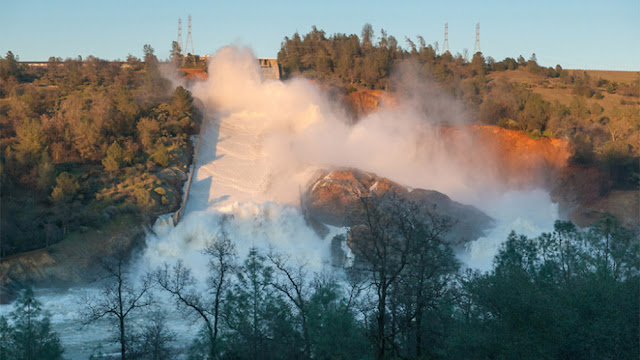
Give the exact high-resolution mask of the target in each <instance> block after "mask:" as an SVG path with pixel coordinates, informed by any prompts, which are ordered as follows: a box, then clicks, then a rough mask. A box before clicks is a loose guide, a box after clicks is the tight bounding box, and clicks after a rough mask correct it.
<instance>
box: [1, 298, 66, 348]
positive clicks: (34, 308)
mask: <svg viewBox="0 0 640 360" xmlns="http://www.w3.org/2000/svg"><path fill="white" fill-rule="evenodd" d="M62 354H63V349H62V346H61V344H60V339H59V338H58V334H56V333H55V332H53V331H52V330H51V324H50V322H49V315H48V314H47V313H46V312H44V311H43V310H42V305H41V304H40V302H38V301H37V300H36V299H35V297H34V295H33V291H32V290H31V289H27V290H25V291H24V292H23V293H22V296H21V297H20V298H19V299H18V300H16V302H15V310H13V312H11V313H10V314H9V319H7V318H5V317H4V316H0V359H3V360H13V359H16V360H59V359H62V358H63V357H62Z"/></svg>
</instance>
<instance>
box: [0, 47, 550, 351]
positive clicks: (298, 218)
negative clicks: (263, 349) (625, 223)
mask: <svg viewBox="0 0 640 360" xmlns="http://www.w3.org/2000/svg"><path fill="white" fill-rule="evenodd" d="M209 74H210V80H209V81H207V82H204V83H203V84H201V85H198V86H196V88H194V89H192V90H193V92H194V95H195V96H197V97H199V98H200V99H201V100H203V102H204V103H205V104H207V107H208V113H209V114H210V118H208V119H207V121H206V122H205V125H204V126H205V129H204V132H203V138H202V143H201V146H200V152H199V157H198V160H197V163H196V164H195V169H194V171H195V172H194V179H193V183H192V187H191V194H190V196H189V198H188V202H187V204H186V206H187V207H186V213H185V216H184V218H183V220H182V221H181V222H180V223H179V224H178V225H177V226H176V227H173V226H171V225H170V224H169V223H168V222H167V221H162V220H161V221H159V222H158V223H157V225H156V226H155V227H154V233H150V234H149V235H148V236H147V239H146V242H147V247H146V249H145V250H144V251H143V252H142V253H141V254H139V255H138V257H137V258H136V260H135V262H134V264H133V269H132V273H133V274H134V275H136V276H139V275H140V274H143V273H145V272H146V271H149V270H153V269H156V268H157V267H158V266H161V265H163V264H164V263H169V264H173V263H175V262H177V261H178V260H184V262H185V264H187V265H188V266H190V267H191V268H192V269H193V272H194V275H195V276H196V277H198V278H199V279H204V278H205V277H206V264H207V261H206V258H205V257H204V256H203V255H202V254H201V250H202V248H203V247H204V245H205V244H206V242H207V241H209V240H211V239H212V237H213V236H215V234H217V233H219V232H220V231H221V228H224V231H225V232H226V233H228V234H229V236H230V238H231V239H233V241H234V242H235V244H236V246H237V249H238V252H239V254H240V256H241V257H242V256H243V255H244V254H246V253H247V252H248V249H249V248H250V247H252V246H256V247H259V248H262V249H267V248H274V249H275V250H278V251H281V252H286V253H290V254H292V255H293V258H294V259H295V260H298V261H301V262H304V263H306V264H307V266H308V268H309V269H311V270H320V269H322V268H324V267H327V266H329V265H328V262H329V260H330V251H329V249H330V242H331V239H332V238H333V236H335V235H337V234H340V233H344V232H345V231H346V229H340V228H332V229H331V233H330V234H329V235H328V236H327V237H326V238H324V239H321V238H319V237H318V236H317V235H316V234H315V233H314V232H313V231H312V230H311V229H310V228H309V227H307V226H306V224H305V221H304V218H303V216H302V214H301V212H300V210H299V194H300V191H301V189H302V188H304V186H305V185H306V184H307V182H308V181H309V180H311V178H312V176H313V174H314V173H315V171H316V170H318V169H319V168H326V167H331V166H352V167H360V168H361V169H362V170H365V171H372V172H376V173H377V174H378V175H380V176H384V177H387V178H389V179H391V180H395V181H398V182H400V183H402V184H405V185H408V186H411V187H422V188H426V189H434V190H438V191H441V192H443V193H446V194H447V195H449V196H450V197H451V198H452V199H453V200H456V201H459V202H462V203H466V204H471V205H475V206H476V207H478V208H479V209H481V210H483V211H485V212H486V213H487V214H488V215H490V216H491V217H493V218H494V219H495V220H496V225H495V227H494V228H493V229H489V230H488V231H487V233H486V236H484V237H482V238H480V239H478V240H476V241H474V242H472V243H470V244H468V249H467V251H465V252H462V253H460V254H458V256H459V258H460V259H461V260H462V261H463V263H464V264H466V265H468V266H470V267H474V268H478V269H482V270H488V269H490V267H491V262H492V259H493V256H494V255H495V253H496V251H497V249H498V247H499V245H500V244H501V243H502V242H503V241H504V240H505V239H506V237H507V235H508V233H509V232H510V231H511V230H515V231H516V232H518V233H521V234H524V235H528V236H536V235H539V234H540V233H541V232H543V231H551V230H552V229H553V222H554V221H555V220H556V219H557V218H558V209H557V206H556V205H555V204H553V203H552V202H551V199H550V197H549V194H548V193H546V192H545V191H543V190H535V189H532V190H531V189H530V190H521V191H514V190H503V189H504V187H501V186H497V187H494V188H491V187H482V188H474V184H475V182H474V181H475V180H474V179H475V178H473V176H471V177H470V175H469V174H472V175H475V174H477V172H478V171H477V170H476V169H471V170H469V169H462V168H461V166H462V165H456V164H465V162H464V161H462V162H461V161H458V160H459V159H457V158H456V157H455V156H454V155H452V154H450V153H448V152H447V150H446V149H447V146H446V144H442V143H440V142H439V141H440V140H439V139H438V137H437V133H436V132H434V131H432V130H433V129H432V127H431V125H429V123H428V120H429V119H422V118H420V115H416V114H415V113H414V112H412V111H410V110H403V111H402V112H400V113H399V112H395V113H389V112H384V111H382V112H381V113H380V114H378V115H373V116H371V117H370V118H367V119H363V120H361V122H360V123H359V124H358V125H357V126H355V127H353V128H350V127H348V126H347V125H345V124H346V123H347V121H345V119H343V118H341V116H343V115H342V113H341V112H340V111H336V110H335V106H334V104H331V103H330V102H329V101H328V100H327V99H326V98H324V97H323V95H322V93H321V91H320V90H319V89H318V88H317V87H316V86H315V85H313V84H311V83H309V82H306V81H303V80H295V81H293V82H290V83H281V82H263V81H262V80H261V79H260V76H259V69H257V68H256V62H255V58H253V57H252V55H251V54H247V53H246V52H243V51H241V50H234V49H231V50H224V49H223V50H221V52H219V53H218V54H217V55H216V57H215V58H213V60H212V63H211V65H210V68H209ZM416 144H419V146H418V145H416ZM465 179H469V181H465ZM496 189H500V190H496ZM97 291H98V289H97V288H95V287H92V286H89V285H88V286H84V287H82V286H79V287H75V288H70V289H42V288H41V289H36V295H37V297H38V298H39V300H40V301H42V302H43V303H44V304H45V306H44V307H45V308H46V309H47V310H48V311H49V312H50V314H51V319H52V323H53V327H54V329H55V330H56V331H57V332H58V333H59V334H60V337H61V339H62V342H63V344H64V346H65V348H66V355H65V356H66V357H68V358H71V359H81V358H87V357H88V356H89V355H90V354H91V353H92V352H93V351H94V349H95V348H96V346H97V345H98V344H103V351H104V352H105V353H108V354H109V353H114V354H115V353H117V352H118V347H117V346H116V345H114V344H111V343H109V339H110V337H111V333H110V332H109V331H108V329H109V323H108V322H107V321H106V320H105V321H101V322H99V323H94V324H91V325H87V326H85V327H81V326H80V323H79V315H80V311H81V304H82V302H83V300H82V299H83V297H84V296H86V295H91V294H96V293H97ZM155 296H156V298H157V299H158V304H159V307H161V308H162V311H163V312H164V313H166V315H167V317H168V319H167V320H168V322H169V324H170V328H171V330H173V331H175V332H176V333H177V334H178V338H179V339H180V342H177V343H176V344H175V345H176V346H177V347H182V348H183V347H185V346H187V345H188V343H189V342H190V341H191V339H192V338H193V337H194V336H195V335H196V333H197V331H198V329H199V325H200V323H199V322H198V321H199V320H198V319H197V318H190V317H185V316H184V314H182V313H180V312H179V311H177V310H175V306H173V305H172V304H171V302H170V300H169V299H168V298H167V296H166V294H163V293H161V292H159V291H158V292H157V294H156V295H155ZM11 309H12V307H11V305H6V306H1V307H0V311H2V313H3V314H6V313H8V312H9V311H11ZM132 320H133V321H134V323H135V324H137V326H142V324H143V323H144V319H142V318H133V319H132Z"/></svg>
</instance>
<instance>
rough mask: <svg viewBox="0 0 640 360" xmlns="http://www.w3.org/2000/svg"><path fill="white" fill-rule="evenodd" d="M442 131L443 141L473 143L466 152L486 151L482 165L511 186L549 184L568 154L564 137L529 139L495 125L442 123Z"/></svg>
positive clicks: (564, 165)
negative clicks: (448, 124) (562, 138)
mask: <svg viewBox="0 0 640 360" xmlns="http://www.w3.org/2000/svg"><path fill="white" fill-rule="evenodd" d="M442 133H443V135H444V136H445V137H446V138H448V139H447V141H451V142H459V141H467V142H470V143H471V144H473V145H472V147H471V148H470V149H468V151H470V152H473V151H474V150H477V151H479V152H480V153H483V154H486V156H485V157H484V159H483V164H482V166H484V167H486V168H490V169H492V171H493V172H494V175H495V177H496V180H498V181H501V182H503V183H504V184H505V185H506V186H508V187H512V188H523V187H531V186H543V187H549V186H550V185H551V184H552V183H553V179H554V178H555V177H556V176H557V175H558V174H559V172H560V171H561V170H562V169H564V168H565V167H566V166H567V163H568V159H569V156H570V151H569V143H568V142H567V141H565V140H560V139H549V138H541V139H532V138H530V137H529V136H527V135H526V134H524V133H522V132H520V131H515V130H507V129H503V128H500V127H498V126H491V125H471V126H464V125H461V126H446V127H443V129H442Z"/></svg>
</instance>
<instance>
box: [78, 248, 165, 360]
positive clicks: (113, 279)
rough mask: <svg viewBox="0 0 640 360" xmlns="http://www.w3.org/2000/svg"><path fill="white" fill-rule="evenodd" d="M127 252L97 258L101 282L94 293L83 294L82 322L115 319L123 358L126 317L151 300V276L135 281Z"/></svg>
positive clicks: (125, 348) (123, 357)
mask: <svg viewBox="0 0 640 360" xmlns="http://www.w3.org/2000/svg"><path fill="white" fill-rule="evenodd" d="M126 260H127V254H126V253H125V252H124V251H116V252H115V253H114V255H113V256H111V257H108V258H103V259H101V260H100V265H101V267H102V269H103V270H104V272H105V273H106V275H105V276H104V277H103V278H102V279H101V280H102V281H103V282H104V284H103V286H102V289H101V291H100V294H99V295H97V296H87V297H86V299H85V309H84V310H85V311H84V314H83V324H85V325H87V324H89V323H92V322H94V321H97V320H99V319H102V318H111V319H113V320H116V323H117V328H118V333H117V334H118V335H117V339H118V342H119V343H120V354H121V355H120V356H121V358H122V359H123V360H125V359H126V356H127V349H128V340H129V338H128V337H129V336H130V334H127V331H126V330H127V323H126V321H127V318H128V317H129V315H131V314H132V313H133V312H134V311H136V310H137V309H140V308H144V307H148V306H150V305H151V304H152V303H153V299H152V298H151V297H150V296H149V295H150V294H149V292H150V290H151V288H152V285H153V283H152V281H151V277H150V276H148V275H145V276H144V277H143V278H142V279H139V280H136V279H133V278H132V277H131V274H130V272H129V268H128V266H127V265H128V264H127V261H126Z"/></svg>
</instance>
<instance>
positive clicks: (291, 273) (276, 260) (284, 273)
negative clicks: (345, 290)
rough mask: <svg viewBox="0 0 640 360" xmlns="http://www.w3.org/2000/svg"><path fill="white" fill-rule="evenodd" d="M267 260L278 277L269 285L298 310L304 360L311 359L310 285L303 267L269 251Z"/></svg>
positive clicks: (282, 255)
mask: <svg viewBox="0 0 640 360" xmlns="http://www.w3.org/2000/svg"><path fill="white" fill-rule="evenodd" d="M267 258H268V259H269V261H271V263H272V264H273V265H274V266H275V268H276V269H277V272H278V273H279V275H280V276H278V277H274V279H273V281H272V282H271V285H272V286H273V287H274V288H275V289H276V290H278V291H280V292H281V293H282V294H284V295H285V296H286V297H287V298H288V299H289V301H291V302H292V303H293V305H294V306H295V307H296V308H297V309H298V314H299V315H300V321H301V325H302V338H303V340H304V355H305V358H307V359H311V339H310V338H309V326H308V320H307V319H308V311H307V308H308V301H309V296H310V293H309V292H310V290H311V289H310V283H309V281H308V280H307V275H308V274H307V271H306V269H305V265H304V264H301V263H298V264H295V265H294V264H291V263H290V262H289V260H290V256H288V255H284V254H281V253H276V252H274V251H270V252H269V254H268V255H267Z"/></svg>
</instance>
